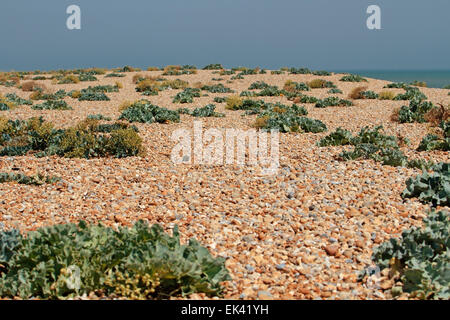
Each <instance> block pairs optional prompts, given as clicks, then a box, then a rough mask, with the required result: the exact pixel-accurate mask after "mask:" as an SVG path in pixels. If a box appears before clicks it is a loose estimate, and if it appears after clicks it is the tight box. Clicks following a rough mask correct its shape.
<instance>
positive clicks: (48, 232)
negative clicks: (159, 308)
mask: <svg viewBox="0 0 450 320" xmlns="http://www.w3.org/2000/svg"><path fill="white" fill-rule="evenodd" d="M0 247H1V248H4V249H3V250H2V251H1V253H2V254H1V255H0V264H1V265H2V266H3V268H2V269H0V270H1V271H0V274H1V277H0V296H2V297H17V296H19V297H21V298H23V299H27V298H31V297H39V298H44V299H66V298H73V297H79V296H82V295H89V294H90V293H92V292H96V293H99V294H101V295H104V296H119V297H125V298H128V299H168V298H170V297H173V296H186V295H190V294H192V293H205V294H207V295H208V296H217V295H220V294H221V292H222V287H221V283H222V282H223V281H227V280H231V279H230V276H229V274H228V271H227V269H226V268H225V263H224V262H225V261H224V259H223V258H213V257H212V256H211V254H210V253H209V251H208V250H207V249H206V248H204V247H202V246H201V245H200V244H199V243H198V242H197V241H196V240H194V239H191V240H189V242H188V243H187V244H184V245H182V244H181V242H180V234H179V231H178V227H177V226H176V227H175V228H174V230H173V235H172V236H170V235H169V234H167V233H165V232H164V230H163V228H162V227H161V226H159V225H153V226H152V227H150V226H149V225H148V224H147V223H146V222H143V221H139V222H137V223H136V224H135V225H134V226H132V227H119V229H118V230H114V229H112V228H110V227H105V226H103V225H88V224H86V223H85V222H83V221H81V222H79V223H78V225H76V224H64V225H55V226H50V227H44V228H39V229H38V230H36V231H32V232H29V233H28V234H27V235H26V236H22V235H21V234H20V233H19V232H18V231H17V230H11V231H3V232H0Z"/></svg>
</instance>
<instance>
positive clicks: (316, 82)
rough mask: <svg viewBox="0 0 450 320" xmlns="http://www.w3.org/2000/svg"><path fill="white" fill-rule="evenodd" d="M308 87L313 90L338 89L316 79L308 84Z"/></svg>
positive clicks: (325, 81)
mask: <svg viewBox="0 0 450 320" xmlns="http://www.w3.org/2000/svg"><path fill="white" fill-rule="evenodd" d="M308 86H309V87H310V88H312V89H322V88H336V85H335V84H334V83H333V82H331V81H327V80H324V79H314V80H311V81H310V82H308Z"/></svg>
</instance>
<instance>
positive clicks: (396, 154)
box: [318, 126, 433, 168]
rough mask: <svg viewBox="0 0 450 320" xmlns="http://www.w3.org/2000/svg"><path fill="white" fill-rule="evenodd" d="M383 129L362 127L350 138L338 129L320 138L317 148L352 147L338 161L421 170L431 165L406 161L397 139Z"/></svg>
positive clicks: (349, 135)
mask: <svg viewBox="0 0 450 320" xmlns="http://www.w3.org/2000/svg"><path fill="white" fill-rule="evenodd" d="M383 130H384V129H383V127H382V126H377V127H374V128H373V129H370V128H369V127H364V128H362V129H361V130H360V132H359V133H358V135H356V136H354V137H353V136H351V134H350V132H349V131H347V130H345V129H342V128H338V129H337V130H336V131H335V132H332V133H331V134H329V135H328V136H326V137H324V138H322V139H321V140H320V141H319V143H318V146H321V147H324V146H339V145H352V146H354V148H353V150H350V151H344V152H342V153H340V154H339V156H338V158H339V159H340V160H356V159H372V160H375V161H377V162H381V163H382V164H383V165H390V166H394V167H396V166H405V167H410V168H423V167H430V166H432V165H433V163H432V162H426V161H423V160H408V158H407V157H406V156H405V155H404V154H403V152H402V151H401V150H400V149H399V142H398V139H397V138H396V137H394V136H388V135H385V134H384V133H383Z"/></svg>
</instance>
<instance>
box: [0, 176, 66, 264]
mask: <svg viewBox="0 0 450 320" xmlns="http://www.w3.org/2000/svg"><path fill="white" fill-rule="evenodd" d="M59 180H61V178H59V177H55V176H44V175H42V174H39V173H38V174H36V175H33V176H27V175H25V174H23V173H8V172H0V183H5V182H17V183H19V184H28V185H36V186H39V185H42V184H45V183H50V184H51V183H55V182H58V181H59ZM0 264H1V261H0Z"/></svg>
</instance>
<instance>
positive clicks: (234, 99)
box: [225, 96, 242, 110]
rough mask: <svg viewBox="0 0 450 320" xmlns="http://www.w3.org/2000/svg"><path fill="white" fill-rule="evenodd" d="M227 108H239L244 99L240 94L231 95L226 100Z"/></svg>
mask: <svg viewBox="0 0 450 320" xmlns="http://www.w3.org/2000/svg"><path fill="white" fill-rule="evenodd" d="M226 102H227V105H226V107H225V108H226V109H229V110H239V109H240V107H241V106H242V99H241V98H240V97H239V96H230V97H228V98H227V100H226Z"/></svg>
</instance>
